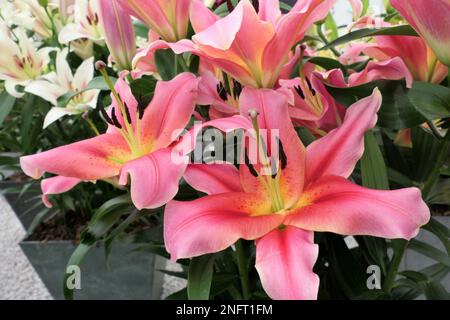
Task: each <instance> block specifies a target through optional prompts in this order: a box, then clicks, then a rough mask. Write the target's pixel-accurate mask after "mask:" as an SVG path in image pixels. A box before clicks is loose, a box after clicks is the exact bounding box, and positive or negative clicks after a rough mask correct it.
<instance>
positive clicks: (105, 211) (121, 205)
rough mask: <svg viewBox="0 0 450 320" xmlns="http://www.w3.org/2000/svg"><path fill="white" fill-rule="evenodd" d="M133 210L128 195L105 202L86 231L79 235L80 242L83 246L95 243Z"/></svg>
mask: <svg viewBox="0 0 450 320" xmlns="http://www.w3.org/2000/svg"><path fill="white" fill-rule="evenodd" d="M133 209H134V207H133V205H132V203H131V199H130V196H129V195H123V196H118V197H115V198H113V199H111V200H109V201H107V202H105V203H104V204H103V205H102V206H101V207H100V208H98V209H97V211H96V212H95V214H94V216H93V217H92V219H91V221H90V222H89V224H88V226H87V228H86V230H84V231H83V233H82V234H81V242H82V243H85V244H92V243H94V242H96V241H97V240H98V239H100V237H102V236H103V235H104V234H105V233H106V232H108V231H109V230H110V229H111V227H112V226H113V225H114V224H115V223H116V222H117V221H118V220H119V218H120V217H121V216H122V215H123V214H125V213H130V212H131V211H133Z"/></svg>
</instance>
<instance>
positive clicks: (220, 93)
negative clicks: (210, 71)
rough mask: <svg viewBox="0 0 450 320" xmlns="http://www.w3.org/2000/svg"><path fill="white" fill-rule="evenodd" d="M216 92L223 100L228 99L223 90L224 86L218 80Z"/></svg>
mask: <svg viewBox="0 0 450 320" xmlns="http://www.w3.org/2000/svg"><path fill="white" fill-rule="evenodd" d="M216 90H217V93H218V94H219V96H220V98H221V99H222V100H223V101H227V100H228V96H227V91H226V90H225V87H224V86H223V83H222V82H219V83H218V84H217V86H216Z"/></svg>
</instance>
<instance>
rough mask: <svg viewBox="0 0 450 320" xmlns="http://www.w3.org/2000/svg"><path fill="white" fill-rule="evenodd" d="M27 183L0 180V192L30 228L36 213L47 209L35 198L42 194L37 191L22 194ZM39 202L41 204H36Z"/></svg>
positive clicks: (23, 222)
mask: <svg viewBox="0 0 450 320" xmlns="http://www.w3.org/2000/svg"><path fill="white" fill-rule="evenodd" d="M26 183H28V182H15V181H0V192H1V193H2V194H3V196H4V197H5V199H6V201H8V203H9V205H10V206H11V208H12V209H13V211H14V212H15V213H16V215H17V218H18V219H19V220H20V222H21V223H22V225H23V227H24V229H25V230H28V228H29V227H30V225H31V223H32V222H33V219H34V217H35V216H36V214H38V213H39V212H40V211H42V210H43V209H45V206H44V204H42V202H40V200H36V199H33V198H35V197H36V196H39V195H40V193H38V192H36V191H27V192H25V193H23V194H22V195H20V191H21V190H22V188H23V187H24V186H25V184H26ZM13 190H17V191H14V192H13ZM37 202H40V204H39V205H37V206H36V204H37Z"/></svg>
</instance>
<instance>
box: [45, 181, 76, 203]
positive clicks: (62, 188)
mask: <svg viewBox="0 0 450 320" xmlns="http://www.w3.org/2000/svg"><path fill="white" fill-rule="evenodd" d="M81 182H82V181H81V180H80V179H78V178H67V177H61V176H56V177H52V178H48V179H43V180H42V181H41V190H42V202H43V203H44V204H45V206H46V207H47V208H52V207H53V204H52V203H51V202H50V199H49V196H50V195H55V194H60V193H64V192H67V191H69V190H71V189H72V188H74V187H75V186H76V185H77V184H79V183H81Z"/></svg>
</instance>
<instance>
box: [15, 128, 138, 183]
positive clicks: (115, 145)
mask: <svg viewBox="0 0 450 320" xmlns="http://www.w3.org/2000/svg"><path fill="white" fill-rule="evenodd" d="M129 157H130V149H129V147H128V145H127V144H126V142H125V141H124V139H123V138H122V136H119V135H116V134H103V135H100V136H97V137H95V138H91V139H87V140H83V141H80V142H75V143H72V144H69V145H66V146H62V147H58V148H55V149H52V150H49V151H45V152H41V153H38V154H35V155H31V156H25V157H22V158H20V165H21V167H22V170H23V171H24V172H25V174H27V175H28V176H30V177H32V178H34V179H37V178H39V177H41V176H42V174H43V173H44V172H50V173H53V174H56V175H61V176H64V177H72V178H78V179H80V180H86V181H90V180H92V181H94V180H101V179H106V178H110V177H114V176H116V175H118V174H119V171H120V168H121V167H122V163H123V162H125V161H126V160H127V159H128V158H129Z"/></svg>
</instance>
